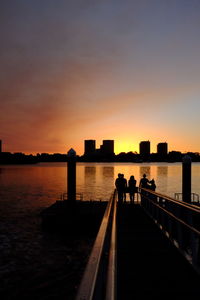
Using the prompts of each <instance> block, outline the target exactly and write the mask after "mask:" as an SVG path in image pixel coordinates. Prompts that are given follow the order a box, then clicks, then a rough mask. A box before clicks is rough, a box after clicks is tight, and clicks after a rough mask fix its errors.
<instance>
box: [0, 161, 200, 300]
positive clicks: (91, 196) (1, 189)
mask: <svg viewBox="0 0 200 300" xmlns="http://www.w3.org/2000/svg"><path fill="white" fill-rule="evenodd" d="M66 167H67V164H66V163H41V164H36V165H25V166H22V165H20V166H12V165H11V166H0V257H1V263H0V280H1V282H3V284H4V286H6V288H7V290H9V291H12V292H13V291H16V289H18V288H19V283H20V282H22V281H24V282H25V283H26V282H27V280H29V281H28V283H27V286H28V284H29V285H30V286H31V287H32V288H33V290H35V289H36V288H35V286H34V285H35V284H37V282H40V281H41V280H42V281H44V282H45V281H46V276H47V274H49V269H50V270H51V271H52V272H53V273H54V274H57V275H56V276H57V277H59V273H58V272H59V271H58V270H57V269H55V266H57V268H58V269H59V270H60V269H62V268H63V265H64V266H65V265H66V264H67V262H66V257H67V256H70V257H72V256H73V254H74V253H76V256H77V257H80V255H81V254H80V253H79V254H77V251H78V249H79V247H77V245H74V248H73V249H72V247H71V245H70V247H69V245H68V244H67V243H66V241H65V242H63V241H61V240H60V238H59V237H57V236H50V237H49V236H48V235H46V234H44V233H43V232H42V231H41V228H40V221H41V220H40V218H39V213H40V211H41V210H42V209H43V208H45V207H47V206H49V205H51V204H53V203H54V202H55V201H56V200H58V199H59V198H60V195H61V193H64V192H66V191H67V180H66V176H67V169H66ZM118 173H124V175H125V177H126V178H127V179H129V177H130V176H131V175H134V176H135V178H136V180H137V185H138V183H139V180H140V178H141V177H142V175H143V174H144V173H146V174H147V177H148V178H149V179H152V178H154V179H155V181H156V185H157V189H156V191H158V192H160V193H163V194H166V195H169V196H171V197H173V196H174V193H175V192H181V189H182V187H181V184H182V183H181V177H182V165H181V163H172V164H167V163H150V164H134V163H133V164H132V163H78V164H77V193H82V194H83V197H84V200H108V199H109V197H110V194H111V193H112V191H113V189H114V182H115V179H116V177H117V174H118ZM199 183H200V163H193V165H192V192H194V193H198V194H200V184H199ZM82 248H84V249H87V245H83V246H82ZM79 251H80V250H79ZM81 251H82V250H81ZM66 253H68V254H69V255H66ZM41 274H42V275H41ZM31 276H32V277H34V278H36V283H34V279H33V278H32V277H31ZM42 276H43V277H42ZM61 277H63V274H62V276H61ZM27 278H29V279H27ZM30 278H32V279H30ZM38 278H39V279H38ZM41 278H42V279H41ZM23 289H24V288H23ZM13 293H14V292H13ZM56 293H57V292H56ZM28 294H29V292H28V291H27V295H28ZM15 296H16V295H15V294H14V295H13V294H12V295H11V296H10V298H9V296H8V297H7V298H5V299H12V298H13V297H15ZM29 296H30V295H29ZM21 298H23V297H21ZM61 298H62V297H61Z"/></svg>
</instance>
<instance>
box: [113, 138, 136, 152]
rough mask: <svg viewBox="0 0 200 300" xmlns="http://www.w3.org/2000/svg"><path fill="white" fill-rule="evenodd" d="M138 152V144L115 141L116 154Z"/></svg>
mask: <svg viewBox="0 0 200 300" xmlns="http://www.w3.org/2000/svg"><path fill="white" fill-rule="evenodd" d="M130 151H132V152H135V151H136V152H138V145H137V143H133V142H132V141H131V142H130V141H122V140H121V141H115V154H119V153H120V152H130Z"/></svg>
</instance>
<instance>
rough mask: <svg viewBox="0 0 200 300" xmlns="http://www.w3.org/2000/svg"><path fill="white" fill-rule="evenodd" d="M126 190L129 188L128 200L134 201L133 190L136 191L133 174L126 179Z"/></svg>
mask: <svg viewBox="0 0 200 300" xmlns="http://www.w3.org/2000/svg"><path fill="white" fill-rule="evenodd" d="M128 190H129V196H130V202H131V203H134V199H135V192H136V180H135V177H134V176H133V175H132V176H131V177H130V179H129V181H128Z"/></svg>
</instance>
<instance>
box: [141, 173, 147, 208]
mask: <svg viewBox="0 0 200 300" xmlns="http://www.w3.org/2000/svg"><path fill="white" fill-rule="evenodd" d="M148 183H149V179H148V178H147V176H146V174H143V177H142V178H141V179H140V184H139V188H140V192H141V204H143V202H144V199H145V197H144V196H145V195H146V192H145V191H143V190H141V189H143V188H144V189H148Z"/></svg>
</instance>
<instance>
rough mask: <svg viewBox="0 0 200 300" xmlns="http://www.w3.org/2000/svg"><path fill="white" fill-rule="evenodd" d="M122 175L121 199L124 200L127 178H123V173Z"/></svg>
mask: <svg viewBox="0 0 200 300" xmlns="http://www.w3.org/2000/svg"><path fill="white" fill-rule="evenodd" d="M121 176H122V189H123V201H124V202H126V191H127V180H126V178H124V174H121Z"/></svg>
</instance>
